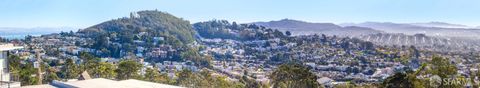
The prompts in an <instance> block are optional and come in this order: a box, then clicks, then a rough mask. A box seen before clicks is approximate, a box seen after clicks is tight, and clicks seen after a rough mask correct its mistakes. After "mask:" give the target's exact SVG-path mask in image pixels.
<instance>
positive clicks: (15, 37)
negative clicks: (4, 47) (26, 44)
mask: <svg viewBox="0 0 480 88" xmlns="http://www.w3.org/2000/svg"><path fill="white" fill-rule="evenodd" d="M28 35H31V36H41V35H43V34H14V35H0V37H2V38H5V39H25V37H26V36H28Z"/></svg>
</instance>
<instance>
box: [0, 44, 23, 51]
mask: <svg viewBox="0 0 480 88" xmlns="http://www.w3.org/2000/svg"><path fill="white" fill-rule="evenodd" d="M21 48H23V47H21V46H14V45H13V44H1V43H0V51H6V50H14V49H21Z"/></svg>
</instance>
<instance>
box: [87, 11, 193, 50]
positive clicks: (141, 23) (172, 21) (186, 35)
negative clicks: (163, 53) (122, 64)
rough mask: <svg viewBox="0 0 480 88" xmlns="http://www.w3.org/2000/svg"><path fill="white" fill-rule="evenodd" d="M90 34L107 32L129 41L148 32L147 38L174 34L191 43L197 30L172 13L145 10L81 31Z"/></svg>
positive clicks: (100, 34) (179, 38)
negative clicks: (136, 35)
mask: <svg viewBox="0 0 480 88" xmlns="http://www.w3.org/2000/svg"><path fill="white" fill-rule="evenodd" d="M79 32H80V33H84V34H85V35H89V36H95V35H96V36H102V35H107V34H117V37H119V38H121V40H123V39H127V40H125V42H128V39H131V38H133V37H135V34H139V33H146V35H148V36H147V38H140V39H151V38H152V37H156V36H173V37H176V38H178V40H180V41H181V42H183V43H191V42H193V41H194V40H195V39H194V34H195V31H194V30H193V29H192V26H191V25H190V22H189V21H187V20H184V19H181V18H178V17H175V16H173V15H171V14H168V13H165V12H161V11H156V10H145V11H139V12H133V13H131V14H130V17H128V18H127V17H124V18H119V19H115V20H111V21H107V22H103V23H100V24H97V25H95V26H92V27H89V28H86V29H83V30H80V31H79Z"/></svg>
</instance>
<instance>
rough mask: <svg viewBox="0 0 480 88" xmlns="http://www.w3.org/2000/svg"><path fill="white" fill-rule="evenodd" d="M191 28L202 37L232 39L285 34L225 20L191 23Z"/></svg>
mask: <svg viewBox="0 0 480 88" xmlns="http://www.w3.org/2000/svg"><path fill="white" fill-rule="evenodd" d="M193 28H194V29H195V30H196V31H197V32H198V34H199V35H200V36H202V37H203V38H221V39H234V40H263V39H270V38H282V37H285V35H284V34H283V33H282V32H280V31H278V30H276V29H270V28H265V27H263V26H257V25H255V24H237V23H236V22H232V23H229V22H228V21H226V20H212V21H206V22H199V23H195V24H193Z"/></svg>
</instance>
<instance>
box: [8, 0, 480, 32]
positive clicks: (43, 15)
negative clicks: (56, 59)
mask: <svg viewBox="0 0 480 88" xmlns="http://www.w3.org/2000/svg"><path fill="white" fill-rule="evenodd" d="M479 3H480V0H0V27H24V28H25V27H26V28H28V27H73V28H85V27H88V26H91V25H95V24H98V23H100V22H103V21H108V20H111V19H115V18H120V17H126V16H128V14H129V12H132V11H139V10H154V9H158V10H160V11H165V12H168V13H171V14H173V15H175V16H177V17H181V18H184V19H186V20H189V21H190V22H199V21H208V20H212V19H225V20H229V21H237V22H240V23H246V22H254V21H270V20H280V19H284V18H290V19H298V20H304V21H309V22H332V23H344V22H365V21H379V22H399V23H409V22H430V21H441V22H449V23H458V24H466V25H471V26H477V25H480V5H478V4H479Z"/></svg>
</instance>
